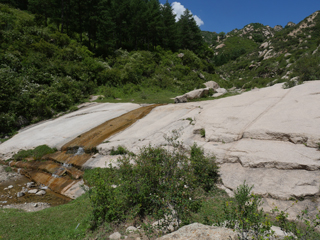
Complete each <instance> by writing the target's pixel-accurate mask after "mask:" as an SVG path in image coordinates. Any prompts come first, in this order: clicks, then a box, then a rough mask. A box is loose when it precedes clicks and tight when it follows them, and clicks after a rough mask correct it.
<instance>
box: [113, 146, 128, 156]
mask: <svg viewBox="0 0 320 240" xmlns="http://www.w3.org/2000/svg"><path fill="white" fill-rule="evenodd" d="M127 153H128V150H127V149H126V148H125V147H123V146H118V147H117V149H114V147H112V149H111V152H110V155H125V154H127Z"/></svg>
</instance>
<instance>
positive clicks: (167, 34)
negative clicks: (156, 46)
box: [161, 0, 177, 51]
mask: <svg viewBox="0 0 320 240" xmlns="http://www.w3.org/2000/svg"><path fill="white" fill-rule="evenodd" d="M161 14H162V22H163V29H162V47H163V48H166V49H170V50H172V51H176V50H177V24H176V20H175V17H176V15H175V14H174V13H173V9H172V6H171V5H170V3H169V2H168V0H167V1H166V3H165V4H164V5H163V6H162V8H161Z"/></svg>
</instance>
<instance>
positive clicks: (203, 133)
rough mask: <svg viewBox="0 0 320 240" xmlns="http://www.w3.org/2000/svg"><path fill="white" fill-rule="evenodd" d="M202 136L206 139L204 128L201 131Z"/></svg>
mask: <svg viewBox="0 0 320 240" xmlns="http://www.w3.org/2000/svg"><path fill="white" fill-rule="evenodd" d="M200 135H201V137H202V138H204V137H206V130H205V129H204V128H202V129H200Z"/></svg>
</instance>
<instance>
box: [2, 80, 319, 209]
mask: <svg viewBox="0 0 320 240" xmlns="http://www.w3.org/2000/svg"><path fill="white" fill-rule="evenodd" d="M319 102H320V81H310V82H305V83H304V84H302V85H298V86H296V87H293V88H290V89H283V88H282V84H276V85H273V86H271V87H267V88H263V89H255V90H253V91H250V92H245V93H242V94H241V95H236V96H232V97H228V98H223V99H217V100H210V101H203V102H192V103H185V104H169V105H165V106H160V107H157V108H155V109H153V110H152V111H151V112H150V113H149V114H148V115H147V116H146V117H144V118H143V119H141V120H139V121H137V122H136V123H135V124H133V125H132V126H130V127H129V128H127V129H126V130H124V131H122V132H120V133H118V134H116V135H114V136H112V137H110V138H109V139H108V141H109V142H108V143H103V144H100V145H99V146H98V147H97V148H98V151H99V154H97V155H95V156H94V157H93V158H91V159H90V160H89V161H88V162H87V163H86V164H85V167H87V168H94V167H107V165H108V164H109V163H111V164H115V160H116V157H113V156H112V157H110V156H109V152H110V150H111V149H112V148H113V147H117V146H119V145H122V146H124V147H126V148H127V149H128V150H129V151H132V152H134V153H138V152H139V149H140V148H141V147H143V146H146V145H149V144H151V145H158V146H159V145H166V141H165V139H164V135H170V134H171V132H172V130H178V131H179V132H180V134H181V136H180V137H179V139H178V140H180V141H182V142H183V143H184V144H185V145H186V146H191V145H193V144H194V142H196V143H197V144H198V145H200V146H202V147H203V148H204V149H205V152H206V153H212V154H215V155H216V158H217V161H218V162H219V163H220V165H221V168H220V173H221V178H222V183H223V185H224V187H226V188H227V189H229V191H230V194H231V193H232V191H233V190H235V189H236V187H237V186H238V185H240V184H242V183H243V181H244V180H246V181H247V183H248V184H249V185H251V184H254V189H253V190H254V192H255V193H258V194H261V195H263V196H265V197H266V198H273V199H278V200H277V201H280V200H281V201H283V200H288V199H290V198H292V197H293V198H295V197H296V198H299V199H300V198H308V197H309V196H314V198H315V199H318V194H319V188H320V178H319V176H320V174H319V171H320V168H319V166H320V163H319V160H320V152H319V151H318V150H317V149H316V148H317V147H318V143H319V142H320V130H319V126H320V108H319V104H318V103H319ZM137 107H139V105H135V104H96V105H94V106H92V107H87V108H84V109H82V110H79V111H77V112H74V113H71V114H68V115H65V116H63V117H60V118H57V119H55V120H52V121H48V122H45V123H42V124H39V125H37V126H34V127H32V128H29V129H26V130H25V131H22V132H20V133H19V134H18V135H16V136H15V137H14V138H12V139H10V140H8V141H7V142H5V143H3V144H1V145H0V152H1V153H2V154H8V153H10V152H12V151H17V150H19V149H23V148H30V147H35V146H38V145H41V144H48V145H49V146H51V147H59V146H62V145H63V144H64V143H66V142H67V141H69V140H71V139H72V138H73V137H74V136H78V135H79V134H81V133H83V132H85V131H87V130H89V129H91V128H92V127H94V126H97V125H99V124H101V123H103V122H105V121H107V120H109V119H111V118H114V117H116V116H119V115H121V114H123V113H125V112H127V111H130V110H133V109H135V108H137ZM188 119H192V120H193V121H190V120H188ZM200 129H204V130H205V138H201V136H200ZM82 184H83V183H78V184H77V185H76V184H75V185H70V186H67V187H66V188H65V193H67V194H68V195H67V196H70V197H71V198H76V197H77V196H80V195H81V194H82V193H83V192H84V190H83V189H81V187H80V186H81V185H82ZM317 201H318V200H317ZM317 201H314V202H312V201H311V202H310V204H311V205H312V206H315V205H316V204H317ZM283 202H285V201H283ZM266 204H267V205H268V206H269V204H271V203H270V202H267V203H266ZM269 207H270V206H269Z"/></svg>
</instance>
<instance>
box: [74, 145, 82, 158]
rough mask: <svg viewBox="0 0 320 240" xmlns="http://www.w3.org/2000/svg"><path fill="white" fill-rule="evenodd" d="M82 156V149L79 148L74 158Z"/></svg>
mask: <svg viewBox="0 0 320 240" xmlns="http://www.w3.org/2000/svg"><path fill="white" fill-rule="evenodd" d="M82 154H84V149H83V148H82V147H79V148H78V151H77V153H76V154H75V156H77V155H82Z"/></svg>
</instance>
